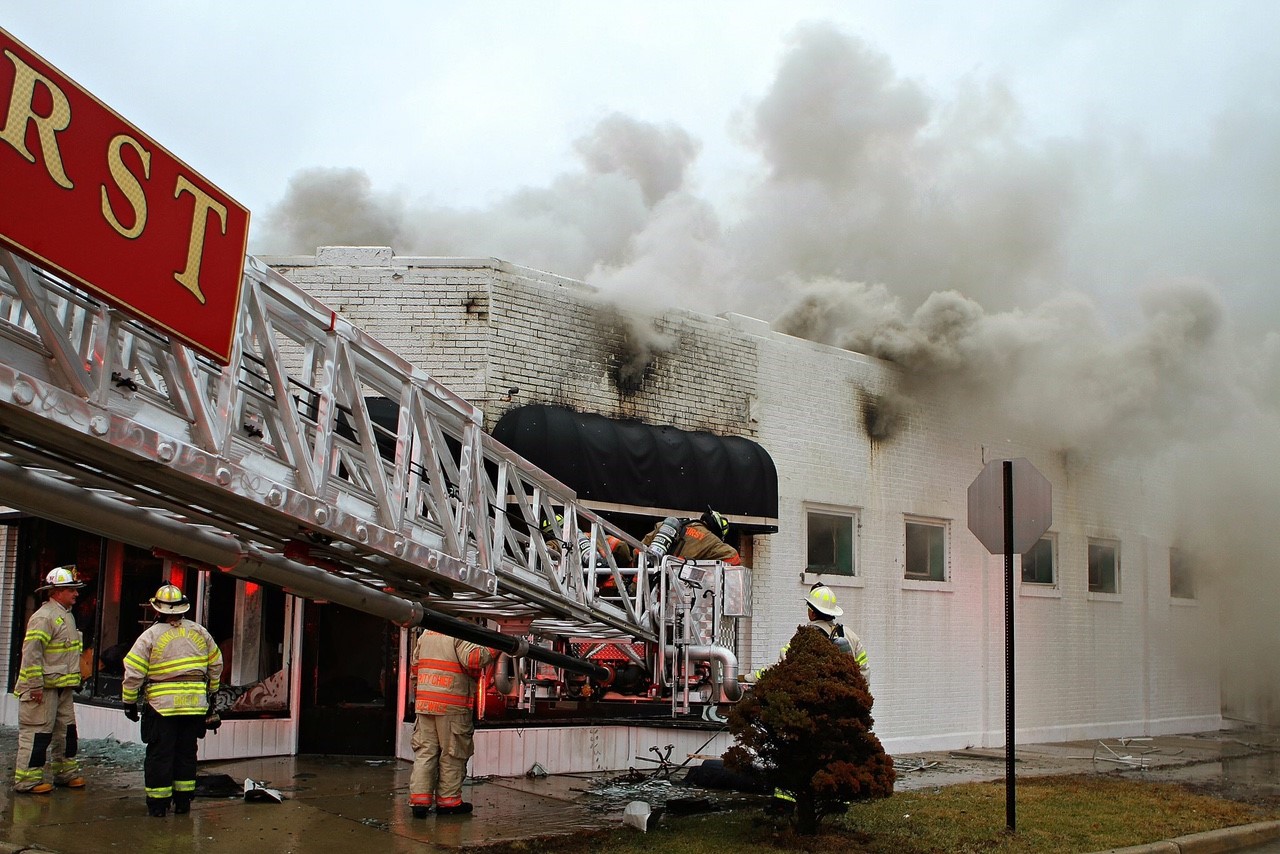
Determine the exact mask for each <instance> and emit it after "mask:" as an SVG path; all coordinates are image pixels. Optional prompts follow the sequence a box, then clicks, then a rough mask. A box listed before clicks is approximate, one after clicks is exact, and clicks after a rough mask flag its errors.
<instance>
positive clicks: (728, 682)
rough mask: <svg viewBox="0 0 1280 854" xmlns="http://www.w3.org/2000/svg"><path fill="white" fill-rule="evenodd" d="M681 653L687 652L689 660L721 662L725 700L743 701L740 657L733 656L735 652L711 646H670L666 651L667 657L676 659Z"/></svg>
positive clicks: (721, 678) (721, 679)
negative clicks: (739, 675)
mask: <svg viewBox="0 0 1280 854" xmlns="http://www.w3.org/2000/svg"><path fill="white" fill-rule="evenodd" d="M681 651H684V652H686V653H687V654H688V656H689V658H693V659H697V660H699V661H718V662H720V683H721V687H722V688H724V696H725V698H726V699H727V700H729V702H731V703H736V702H737V701H738V700H741V699H742V685H741V684H739V682H738V656H736V655H734V654H733V650H731V649H729V648H728V647H723V646H712V645H709V644H689V645H687V646H680V647H675V646H669V647H667V649H666V657H667V658H671V659H674V658H675V657H676V654H677V653H679V652H681Z"/></svg>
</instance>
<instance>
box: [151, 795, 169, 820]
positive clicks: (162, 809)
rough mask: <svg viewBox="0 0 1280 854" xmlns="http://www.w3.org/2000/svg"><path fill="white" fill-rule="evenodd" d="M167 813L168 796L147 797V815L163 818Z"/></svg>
mask: <svg viewBox="0 0 1280 854" xmlns="http://www.w3.org/2000/svg"><path fill="white" fill-rule="evenodd" d="M168 814H169V799H168V798H147V815H149V816H151V817H152V818H164V817H165V816H167V815H168Z"/></svg>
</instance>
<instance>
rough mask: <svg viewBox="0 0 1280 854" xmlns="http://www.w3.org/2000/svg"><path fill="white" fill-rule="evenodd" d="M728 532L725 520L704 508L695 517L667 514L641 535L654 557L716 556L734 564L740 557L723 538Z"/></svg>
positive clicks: (727, 523)
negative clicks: (688, 517)
mask: <svg viewBox="0 0 1280 854" xmlns="http://www.w3.org/2000/svg"><path fill="white" fill-rule="evenodd" d="M728 534H729V520H728V519H726V518H724V516H722V515H720V514H719V513H717V512H716V511H715V510H712V509H710V508H708V509H707V512H706V513H703V514H702V516H701V517H700V518H698V519H677V518H675V517H674V516H668V517H667V518H666V519H663V520H662V521H661V522H659V523H658V524H657V526H656V527H655V528H654V529H653V530H652V531H650V532H649V533H648V534H646V535H645V538H644V544H645V546H646V547H647V549H648V552H649V554H650V555H652V556H653V557H654V558H657V559H661V558H662V556H663V555H667V554H670V555H675V556H676V557H679V558H684V559H685V560H719V561H724V562H725V563H728V564H732V565H734V566H738V565H740V564H741V563H742V558H741V557H740V556H739V554H738V550H737V549H735V548H734V547H733V546H731V545H729V544H728V543H726V542H725V541H724V538H725V537H726V536H728Z"/></svg>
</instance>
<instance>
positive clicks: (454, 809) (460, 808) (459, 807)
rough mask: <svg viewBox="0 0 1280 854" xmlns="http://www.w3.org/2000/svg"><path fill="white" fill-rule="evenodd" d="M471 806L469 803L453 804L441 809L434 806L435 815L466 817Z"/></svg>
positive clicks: (438, 806)
mask: <svg viewBox="0 0 1280 854" xmlns="http://www.w3.org/2000/svg"><path fill="white" fill-rule="evenodd" d="M471 810H472V806H471V804H470V803H469V802H467V801H463V802H462V803H460V804H454V805H453V806H451V807H442V806H440V805H438V804H437V805H436V815H466V814H467V813H469V812H471Z"/></svg>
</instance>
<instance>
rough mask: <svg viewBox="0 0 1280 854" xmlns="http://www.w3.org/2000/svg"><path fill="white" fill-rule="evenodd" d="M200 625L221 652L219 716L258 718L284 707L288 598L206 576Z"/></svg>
mask: <svg viewBox="0 0 1280 854" xmlns="http://www.w3.org/2000/svg"><path fill="white" fill-rule="evenodd" d="M204 602H205V604H206V611H207V614H208V616H207V617H206V619H205V626H206V627H207V628H208V629H209V633H210V634H211V635H213V638H214V640H215V641H217V642H218V648H219V649H220V650H222V680H221V682H222V684H221V687H220V688H219V689H218V707H219V711H220V713H221V714H222V715H223V716H224V717H232V718H235V717H261V716H264V715H272V716H274V715H277V714H285V713H287V712H288V709H289V668H288V662H289V659H290V655H289V647H290V643H291V642H292V637H291V635H290V633H289V632H288V631H287V627H288V626H290V625H292V613H293V602H294V599H293V597H292V596H288V595H286V594H285V593H284V591H282V590H280V589H278V588H275V587H269V586H266V585H263V584H258V583H256V582H253V581H246V580H244V579H239V578H235V577H233V576H230V575H225V574H222V573H210V574H209V575H208V577H207V579H206V586H205V598H204Z"/></svg>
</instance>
